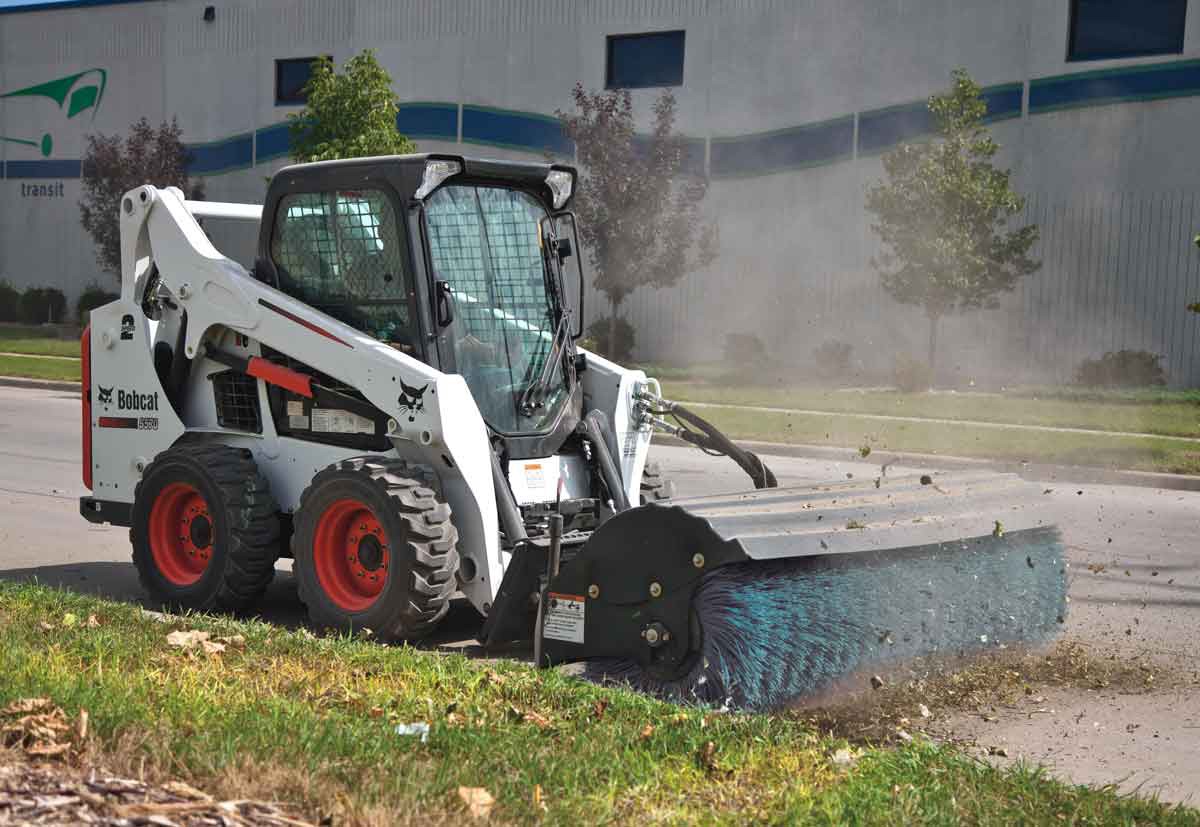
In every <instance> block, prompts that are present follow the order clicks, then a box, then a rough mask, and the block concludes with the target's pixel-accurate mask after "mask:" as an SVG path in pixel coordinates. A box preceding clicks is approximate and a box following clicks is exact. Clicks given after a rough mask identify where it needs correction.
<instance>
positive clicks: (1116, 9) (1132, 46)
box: [1067, 0, 1187, 60]
mask: <svg viewBox="0 0 1200 827" xmlns="http://www.w3.org/2000/svg"><path fill="white" fill-rule="evenodd" d="M1186 17H1187V0H1071V34H1070V38H1069V42H1068V45H1067V60H1104V59H1105V58H1114V57H1138V56H1141V55H1177V54H1179V53H1181V52H1182V51H1183V24H1184V19H1185V18H1186Z"/></svg>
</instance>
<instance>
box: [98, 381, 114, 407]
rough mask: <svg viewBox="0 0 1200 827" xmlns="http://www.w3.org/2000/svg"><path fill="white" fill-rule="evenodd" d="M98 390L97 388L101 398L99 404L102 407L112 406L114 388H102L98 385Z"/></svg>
mask: <svg viewBox="0 0 1200 827" xmlns="http://www.w3.org/2000/svg"><path fill="white" fill-rule="evenodd" d="M96 388H97V390H99V391H100V397H99V399H98V400H97V401H99V403H100V404H101V405H109V404H111V403H112V392H113V389H112V388H104V387H101V386H99V385H97V386H96Z"/></svg>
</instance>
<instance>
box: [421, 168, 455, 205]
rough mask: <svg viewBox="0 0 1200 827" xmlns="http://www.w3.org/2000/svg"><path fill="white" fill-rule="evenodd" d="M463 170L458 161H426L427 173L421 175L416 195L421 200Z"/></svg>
mask: <svg viewBox="0 0 1200 827" xmlns="http://www.w3.org/2000/svg"><path fill="white" fill-rule="evenodd" d="M460 172H462V164H460V163H459V162H458V161H446V160H437V161H426V162H425V174H424V175H422V176H421V186H419V187H417V191H416V193H415V197H416V198H417V200H418V201H419V200H421V199H422V198H424V197H425V196H427V195H429V193H431V192H433V191H434V190H435V189H437V188H438V187H439V186H440V185H441V183H442V182H443V181H445V180H446V179H447V178H449V177H450V176H452V175H458V174H459V173H460Z"/></svg>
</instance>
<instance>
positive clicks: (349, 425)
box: [312, 408, 375, 434]
mask: <svg viewBox="0 0 1200 827" xmlns="http://www.w3.org/2000/svg"><path fill="white" fill-rule="evenodd" d="M312 430H313V432H314V433H325V434H373V433H375V423H374V422H372V421H371V420H369V419H367V418H366V417H365V416H359V415H358V414H356V413H351V412H350V411H343V410H340V409H338V408H313V409H312Z"/></svg>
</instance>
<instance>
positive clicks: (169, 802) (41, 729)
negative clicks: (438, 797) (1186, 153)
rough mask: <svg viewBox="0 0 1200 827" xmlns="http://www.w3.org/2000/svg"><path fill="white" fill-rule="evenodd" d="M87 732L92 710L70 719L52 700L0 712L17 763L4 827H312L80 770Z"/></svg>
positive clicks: (5, 772) (2, 778)
mask: <svg viewBox="0 0 1200 827" xmlns="http://www.w3.org/2000/svg"><path fill="white" fill-rule="evenodd" d="M87 737H88V717H87V712H86V711H83V710H81V711H80V713H79V716H78V717H77V718H76V719H75V720H73V721H72V720H71V719H70V718H68V717H67V715H66V713H65V712H63V710H62V708H61V707H58V706H56V705H55V704H54V703H53V702H52V701H51V700H50V699H49V698H22V699H20V700H16V701H13V702H12V703H10V704H8V705H7V706H5V707H4V708H3V709H0V747H4V748H7V750H8V751H9V752H8V753H7V755H8V756H10V757H11V758H12V759H13V760H14V763H10V764H6V765H5V764H0V827H3V825H10V824H36V825H74V824H95V825H106V826H107V825H111V826H112V827H118V825H119V827H132V825H155V826H156V827H210V825H212V827H311V825H309V824H308V822H304V821H299V820H297V819H294V818H290V817H289V816H287V815H285V814H284V812H283V811H282V810H281V809H280V808H279V807H277V806H276V805H274V804H269V803H267V802H263V801H249V800H241V801H218V800H216V799H215V798H213V797H212V796H210V795H208V794H207V793H204V792H202V791H200V790H197V789H196V788H195V787H192V786H189V785H188V784H185V783H183V782H181V781H170V782H168V783H166V784H148V783H146V782H144V781H136V780H133V779H129V778H114V777H112V776H109V775H105V774H102V773H99V772H97V771H96V770H92V771H90V772H85V771H82V770H79V769H77V768H76V767H74V766H72V764H77V763H78V761H77V760H75V759H78V758H79V757H80V753H81V752H82V750H83V745H84V743H85V742H86V740H87ZM22 759H23V760H22Z"/></svg>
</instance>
